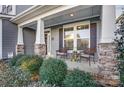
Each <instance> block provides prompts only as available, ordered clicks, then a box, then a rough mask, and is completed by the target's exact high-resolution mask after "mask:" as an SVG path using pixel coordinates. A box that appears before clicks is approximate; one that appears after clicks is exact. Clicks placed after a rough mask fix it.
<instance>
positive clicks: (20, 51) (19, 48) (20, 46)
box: [16, 44, 24, 54]
mask: <svg viewBox="0 0 124 93" xmlns="http://www.w3.org/2000/svg"><path fill="white" fill-rule="evenodd" d="M16 54H24V45H23V44H17V45H16Z"/></svg>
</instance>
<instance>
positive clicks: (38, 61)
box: [17, 55, 43, 74]
mask: <svg viewBox="0 0 124 93" xmlns="http://www.w3.org/2000/svg"><path fill="white" fill-rule="evenodd" d="M42 63H43V58H42V57H39V56H36V55H32V56H31V55H28V56H24V57H22V58H21V59H20V60H18V64H17V66H19V67H20V68H21V69H22V70H23V71H25V70H27V71H29V72H30V73H31V74H38V73H39V69H40V66H41V65H42Z"/></svg>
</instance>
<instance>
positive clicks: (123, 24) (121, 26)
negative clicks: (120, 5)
mask: <svg viewBox="0 0 124 93" xmlns="http://www.w3.org/2000/svg"><path fill="white" fill-rule="evenodd" d="M116 22H117V26H118V27H117V28H118V29H117V30H116V31H115V35H116V39H115V43H116V50H117V53H118V56H117V60H118V69H119V72H120V81H121V83H122V85H123V86H124V12H123V13H122V15H121V16H120V17H119V18H118V19H117V21H116Z"/></svg>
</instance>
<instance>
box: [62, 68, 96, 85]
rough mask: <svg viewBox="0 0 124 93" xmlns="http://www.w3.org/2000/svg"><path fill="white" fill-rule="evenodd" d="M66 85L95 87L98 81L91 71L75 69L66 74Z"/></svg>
mask: <svg viewBox="0 0 124 93" xmlns="http://www.w3.org/2000/svg"><path fill="white" fill-rule="evenodd" d="M63 86H64V87H95V86H96V82H95V81H94V80H93V78H92V76H91V75H90V74H89V73H86V72H83V71H80V70H78V69H75V70H74V71H71V72H69V73H68V74H67V75H66V78H65V79H64V81H63Z"/></svg>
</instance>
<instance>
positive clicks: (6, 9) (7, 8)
mask: <svg viewBox="0 0 124 93" xmlns="http://www.w3.org/2000/svg"><path fill="white" fill-rule="evenodd" d="M11 11H12V5H2V13H3V14H8V13H9V12H11Z"/></svg>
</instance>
